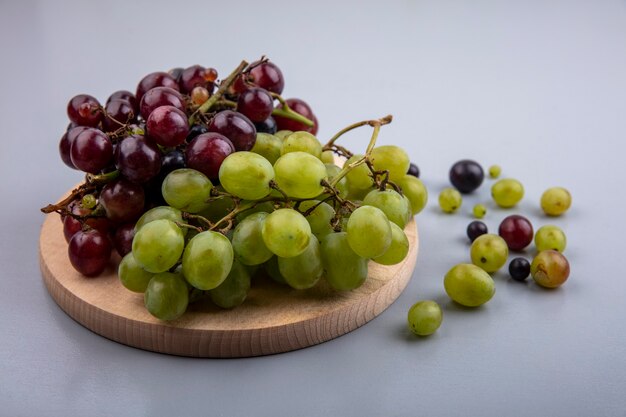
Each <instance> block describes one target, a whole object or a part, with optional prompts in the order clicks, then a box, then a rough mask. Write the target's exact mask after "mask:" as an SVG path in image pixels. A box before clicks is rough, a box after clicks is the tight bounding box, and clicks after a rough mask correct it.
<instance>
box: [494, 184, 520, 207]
mask: <svg viewBox="0 0 626 417" xmlns="http://www.w3.org/2000/svg"><path fill="white" fill-rule="evenodd" d="M491 197H493V201H495V202H496V204H497V205H499V206H500V207H503V208H510V207H513V206H515V205H516V204H517V203H519V202H520V200H521V199H522V198H524V186H523V185H522V183H521V182H519V181H518V180H514V179H509V178H507V179H502V180H499V181H497V182H496V183H495V184H493V186H492V187H491Z"/></svg>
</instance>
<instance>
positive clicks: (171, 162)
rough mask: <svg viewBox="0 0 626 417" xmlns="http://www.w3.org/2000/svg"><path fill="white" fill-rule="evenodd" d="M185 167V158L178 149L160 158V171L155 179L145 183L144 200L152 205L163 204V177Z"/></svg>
mask: <svg viewBox="0 0 626 417" xmlns="http://www.w3.org/2000/svg"><path fill="white" fill-rule="evenodd" d="M186 166H187V164H186V163H185V156H184V155H183V152H182V151H180V150H178V149H174V150H171V151H169V152H168V153H166V154H165V155H163V157H162V158H161V170H160V171H159V173H158V174H157V176H156V177H154V178H152V179H150V180H149V181H148V182H147V183H146V200H150V202H151V203H152V204H153V205H163V204H165V199H163V193H162V192H161V188H162V186H163V181H164V180H165V177H167V175H168V174H169V173H170V172H172V171H174V170H177V169H180V168H185V167H186Z"/></svg>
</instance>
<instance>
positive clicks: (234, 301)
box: [209, 261, 250, 308]
mask: <svg viewBox="0 0 626 417" xmlns="http://www.w3.org/2000/svg"><path fill="white" fill-rule="evenodd" d="M248 291H250V273H249V272H248V270H247V269H246V267H245V266H243V265H242V264H240V263H239V262H237V261H234V262H233V266H232V268H231V269H230V272H229V273H228V276H227V277H226V279H225V280H224V282H222V283H221V284H220V285H219V286H218V287H217V288H214V289H212V290H211V292H210V293H209V294H210V296H211V301H213V303H215V304H216V305H218V306H219V307H222V308H233V307H237V306H238V305H241V304H243V302H244V301H245V300H246V297H247V296H248Z"/></svg>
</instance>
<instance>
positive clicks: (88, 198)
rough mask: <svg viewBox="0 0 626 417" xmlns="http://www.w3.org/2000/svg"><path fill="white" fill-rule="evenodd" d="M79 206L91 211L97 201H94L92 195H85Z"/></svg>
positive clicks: (94, 198)
mask: <svg viewBox="0 0 626 417" xmlns="http://www.w3.org/2000/svg"><path fill="white" fill-rule="evenodd" d="M80 204H81V206H83V207H84V208H86V209H92V208H94V207H95V206H96V204H98V200H96V197H95V196H94V195H93V194H85V195H84V196H83V198H82V200H81V201H80Z"/></svg>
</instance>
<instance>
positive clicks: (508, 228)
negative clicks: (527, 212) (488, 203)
mask: <svg viewBox="0 0 626 417" xmlns="http://www.w3.org/2000/svg"><path fill="white" fill-rule="evenodd" d="M498 234H499V235H500V236H501V237H502V239H504V241H505V242H506V244H507V245H508V247H509V249H511V250H517V251H519V250H522V249H524V248H525V247H526V246H528V245H530V242H532V240H533V225H532V224H531V223H530V221H529V220H528V219H527V218H526V217H524V216H520V215H517V214H514V215H512V216H508V217H506V218H505V219H504V220H502V223H500V227H499V228H498Z"/></svg>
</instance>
